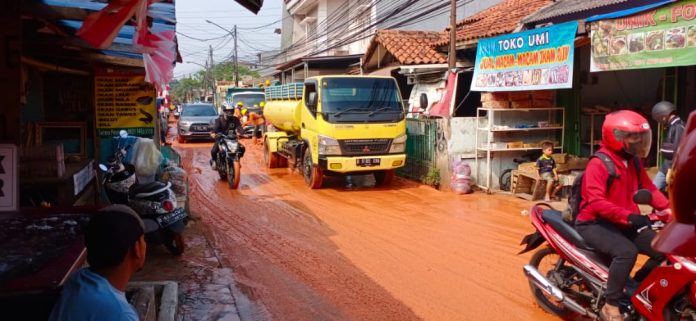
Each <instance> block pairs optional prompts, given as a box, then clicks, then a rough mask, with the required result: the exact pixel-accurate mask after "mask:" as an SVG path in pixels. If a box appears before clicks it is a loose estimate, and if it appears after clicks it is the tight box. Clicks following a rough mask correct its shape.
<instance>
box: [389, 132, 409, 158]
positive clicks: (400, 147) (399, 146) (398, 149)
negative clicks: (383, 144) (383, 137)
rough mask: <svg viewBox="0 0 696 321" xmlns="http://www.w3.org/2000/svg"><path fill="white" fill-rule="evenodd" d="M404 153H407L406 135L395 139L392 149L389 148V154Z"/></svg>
mask: <svg viewBox="0 0 696 321" xmlns="http://www.w3.org/2000/svg"><path fill="white" fill-rule="evenodd" d="M404 151H406V135H401V136H399V137H397V138H394V141H392V144H391V147H390V148H389V153H390V154H395V153H403V152H404Z"/></svg>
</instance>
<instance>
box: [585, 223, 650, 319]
mask: <svg viewBox="0 0 696 321" xmlns="http://www.w3.org/2000/svg"><path fill="white" fill-rule="evenodd" d="M575 228H576V229H577V231H578V233H580V235H582V237H583V238H584V239H585V242H587V244H588V245H590V246H591V247H593V248H594V249H595V250H596V251H597V252H599V253H601V254H604V255H607V256H609V257H611V264H610V265H609V279H608V280H607V296H606V302H607V303H608V304H611V305H616V306H618V305H619V301H620V300H621V299H622V297H623V289H624V287H625V286H626V282H627V280H628V278H629V276H630V274H631V270H632V269H633V266H634V265H635V263H636V258H637V257H638V253H641V254H645V255H647V256H649V257H650V259H649V260H648V261H647V262H645V265H643V267H642V268H641V269H640V270H639V271H638V272H636V274H635V275H634V280H635V281H636V282H641V281H643V280H644V279H645V278H646V277H647V276H648V274H649V273H650V271H652V269H654V268H655V267H657V266H658V265H660V263H661V262H662V261H663V260H664V256H663V255H662V253H660V252H658V251H655V250H654V249H653V248H652V246H650V243H651V242H652V240H653V239H654V238H655V235H656V234H655V231H653V230H651V229H645V230H643V231H641V232H640V233H638V232H637V231H635V230H632V229H630V230H626V229H620V228H618V227H617V226H616V225H614V224H612V223H609V222H603V221H600V222H583V223H579V224H577V225H576V227H575Z"/></svg>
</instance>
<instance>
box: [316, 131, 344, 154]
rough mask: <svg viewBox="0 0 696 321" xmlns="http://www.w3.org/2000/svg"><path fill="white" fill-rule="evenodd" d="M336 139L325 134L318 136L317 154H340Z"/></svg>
mask: <svg viewBox="0 0 696 321" xmlns="http://www.w3.org/2000/svg"><path fill="white" fill-rule="evenodd" d="M340 154H341V147H340V146H339V145H338V141H337V140H335V139H333V138H331V137H326V136H319V155H340Z"/></svg>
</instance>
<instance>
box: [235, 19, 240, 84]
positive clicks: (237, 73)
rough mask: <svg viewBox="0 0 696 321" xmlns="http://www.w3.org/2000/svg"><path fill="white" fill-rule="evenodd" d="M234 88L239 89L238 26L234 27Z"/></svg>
mask: <svg viewBox="0 0 696 321" xmlns="http://www.w3.org/2000/svg"><path fill="white" fill-rule="evenodd" d="M234 86H235V87H239V65H238V64H237V25H234Z"/></svg>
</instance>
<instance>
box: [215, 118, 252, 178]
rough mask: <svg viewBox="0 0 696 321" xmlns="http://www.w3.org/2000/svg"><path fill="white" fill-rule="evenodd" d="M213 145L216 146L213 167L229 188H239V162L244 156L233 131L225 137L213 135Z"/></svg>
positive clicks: (242, 148) (240, 144) (241, 146)
mask: <svg viewBox="0 0 696 321" xmlns="http://www.w3.org/2000/svg"><path fill="white" fill-rule="evenodd" d="M215 143H216V144H218V147H219V148H218V154H217V158H216V160H215V167H216V169H217V171H218V174H220V179H221V180H225V179H226V180H227V184H228V185H229V186H230V188H233V189H236V188H237V187H239V180H240V175H241V167H242V166H241V164H240V160H241V159H242V157H243V156H244V151H245V148H244V145H243V144H242V143H240V142H239V141H238V140H237V133H236V132H235V130H229V131H228V132H227V135H222V134H215Z"/></svg>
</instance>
